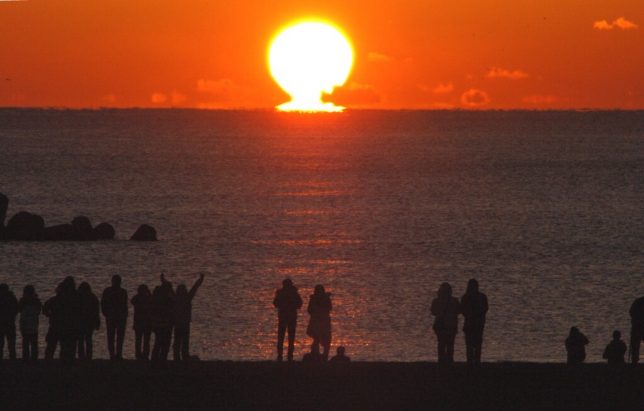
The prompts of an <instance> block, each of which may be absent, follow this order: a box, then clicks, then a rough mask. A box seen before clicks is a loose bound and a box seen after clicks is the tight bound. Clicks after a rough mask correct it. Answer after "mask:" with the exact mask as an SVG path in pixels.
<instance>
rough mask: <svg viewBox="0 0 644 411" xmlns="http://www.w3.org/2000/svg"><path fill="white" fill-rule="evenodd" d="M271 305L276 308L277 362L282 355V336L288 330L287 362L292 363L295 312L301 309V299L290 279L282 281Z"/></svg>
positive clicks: (295, 323)
mask: <svg viewBox="0 0 644 411" xmlns="http://www.w3.org/2000/svg"><path fill="white" fill-rule="evenodd" d="M273 305H274V306H275V307H276V308H277V361H282V358H283V354H284V335H285V334H286V331H287V330H288V360H289V361H293V350H294V349H295V327H296V325H297V310H299V309H300V308H302V298H301V297H300V294H299V293H298V292H297V287H295V286H294V285H293V281H291V279H290V278H287V279H285V280H284V281H282V288H281V289H279V290H277V291H275V298H274V299H273Z"/></svg>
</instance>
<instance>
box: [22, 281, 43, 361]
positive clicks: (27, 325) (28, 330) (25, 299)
mask: <svg viewBox="0 0 644 411" xmlns="http://www.w3.org/2000/svg"><path fill="white" fill-rule="evenodd" d="M18 311H19V312H20V334H22V359H23V360H24V361H29V360H33V361H35V360H37V359H38V319H39V317H40V312H41V311H42V304H41V302H40V299H39V298H38V294H36V289H35V288H34V286H33V285H27V286H25V288H24V289H23V291H22V298H21V299H20V301H18Z"/></svg>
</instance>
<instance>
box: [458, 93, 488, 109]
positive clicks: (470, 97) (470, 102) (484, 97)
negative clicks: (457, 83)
mask: <svg viewBox="0 0 644 411" xmlns="http://www.w3.org/2000/svg"><path fill="white" fill-rule="evenodd" d="M489 102H490V96H488V94H487V93H486V92H485V91H483V90H479V89H476V88H471V89H469V90H467V91H466V92H465V93H463V94H462V95H461V104H462V105H464V106H465V107H470V108H476V107H482V106H484V105H486V104H488V103H489Z"/></svg>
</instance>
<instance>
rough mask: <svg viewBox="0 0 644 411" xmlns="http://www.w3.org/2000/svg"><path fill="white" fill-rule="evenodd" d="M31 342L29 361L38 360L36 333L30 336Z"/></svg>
mask: <svg viewBox="0 0 644 411" xmlns="http://www.w3.org/2000/svg"><path fill="white" fill-rule="evenodd" d="M30 342H31V359H32V360H34V361H37V360H38V333H35V334H32V335H31V336H30Z"/></svg>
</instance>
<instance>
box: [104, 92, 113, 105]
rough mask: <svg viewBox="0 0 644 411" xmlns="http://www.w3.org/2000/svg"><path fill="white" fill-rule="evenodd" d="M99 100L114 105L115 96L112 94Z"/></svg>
mask: <svg viewBox="0 0 644 411" xmlns="http://www.w3.org/2000/svg"><path fill="white" fill-rule="evenodd" d="M101 100H102V101H103V102H105V103H109V104H114V103H116V95H115V94H113V93H110V94H106V95H104V96H103V97H102V98H101Z"/></svg>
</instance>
